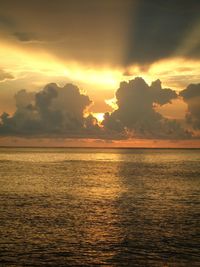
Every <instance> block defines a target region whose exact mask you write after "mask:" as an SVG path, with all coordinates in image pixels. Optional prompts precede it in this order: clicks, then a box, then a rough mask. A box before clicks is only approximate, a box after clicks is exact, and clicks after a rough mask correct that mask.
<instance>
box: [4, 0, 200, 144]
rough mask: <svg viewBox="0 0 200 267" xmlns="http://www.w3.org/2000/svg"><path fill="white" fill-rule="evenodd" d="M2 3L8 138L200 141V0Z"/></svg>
mask: <svg viewBox="0 0 200 267" xmlns="http://www.w3.org/2000/svg"><path fill="white" fill-rule="evenodd" d="M0 6H1V8H0V59H1V60H0V146H4V145H5V146H91V147H93V146H95V147H186V148H188V147H200V71H199V70H200V16H199V10H200V1H199V0H190V1H185V0H173V1H172V0H168V1H163V0H152V1H149V0H84V1H82V0H57V1H54V0H40V1H39V0H29V1H25V0H18V1H13V0H0Z"/></svg>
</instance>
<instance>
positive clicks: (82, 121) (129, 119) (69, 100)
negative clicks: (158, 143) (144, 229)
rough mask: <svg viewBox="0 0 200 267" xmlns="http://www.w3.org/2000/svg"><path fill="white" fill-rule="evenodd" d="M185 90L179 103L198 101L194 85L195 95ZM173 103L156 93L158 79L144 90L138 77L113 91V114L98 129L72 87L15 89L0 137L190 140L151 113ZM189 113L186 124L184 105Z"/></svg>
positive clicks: (85, 100)
mask: <svg viewBox="0 0 200 267" xmlns="http://www.w3.org/2000/svg"><path fill="white" fill-rule="evenodd" d="M192 86H194V85H192ZM188 88H189V89H186V90H185V91H182V92H181V95H182V96H183V97H184V100H185V101H189V100H188V99H190V97H192V99H193V98H194V97H195V99H196V97H199V85H197V89H195V90H194V89H193V87H192V89H191V85H190V86H189V87H188ZM195 88H196V87H195ZM190 91H191V92H190ZM176 98H178V95H177V93H176V92H175V91H174V90H172V89H169V88H162V86H161V82H160V80H156V81H154V82H152V84H151V85H150V86H149V85H148V84H147V83H146V82H145V81H144V80H143V79H142V78H139V77H137V78H135V79H134V80H130V81H129V82H121V84H120V87H119V89H118V90H117V91H116V105H117V109H116V110H114V111H113V112H111V113H109V112H107V113H105V114H104V120H103V121H102V123H101V125H100V123H99V122H98V121H97V119H96V118H95V117H94V116H93V115H92V114H90V113H89V111H88V108H89V106H90V105H91V103H92V101H91V100H90V98H89V97H88V96H87V95H85V94H83V93H81V92H80V90H79V88H78V87H77V86H75V85H73V84H66V85H65V86H63V87H59V86H58V85H57V84H56V83H50V84H47V85H46V86H45V87H44V88H43V89H42V90H40V91H39V92H27V91H26V90H20V91H19V92H18V93H17V94H16V95H15V102H16V111H15V113H14V114H13V115H12V116H10V115H9V114H7V113H5V112H4V113H3V114H2V115H1V122H0V135H1V136H21V137H49V138H92V139H93V138H96V139H102V140H122V139H129V138H147V139H148V138H150V139H186V138H191V137H192V134H191V133H190V132H189V131H187V130H184V129H183V127H182V126H181V124H180V123H179V122H178V121H176V120H172V119H167V118H165V117H164V116H162V115H161V114H160V113H159V112H158V111H157V110H158V108H159V107H160V106H164V105H165V104H170V103H171V101H172V100H174V99H176ZM198 99H199V98H198ZM189 103H190V102H189ZM192 103H193V102H192ZM195 103H197V101H196V102H195ZM196 105H197V104H196ZM192 107H193V106H192ZM198 108H199V105H198ZM189 111H190V113H188V114H189V115H187V119H188V120H189V119H190V120H191V116H193V117H192V121H194V114H195V116H196V117H195V118H196V121H197V119H198V118H199V113H194V112H195V111H196V109H191V108H190V106H189ZM198 112H199V109H198ZM191 114H192V115H191ZM196 127H197V126H196Z"/></svg>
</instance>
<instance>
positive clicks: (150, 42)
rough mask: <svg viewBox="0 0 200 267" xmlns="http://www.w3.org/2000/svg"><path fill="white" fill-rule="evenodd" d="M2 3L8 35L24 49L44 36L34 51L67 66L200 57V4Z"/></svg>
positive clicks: (1, 19) (129, 0)
mask: <svg viewBox="0 0 200 267" xmlns="http://www.w3.org/2000/svg"><path fill="white" fill-rule="evenodd" d="M1 2H2V3H1V12H0V13H1V14H0V23H1V25H2V27H4V28H5V30H6V31H7V33H8V35H12V37H13V33H14V35H15V37H16V38H17V39H18V40H20V41H21V45H22V46H23V43H24V42H30V41H32V40H35V36H39V37H40V38H39V40H40V41H41V43H39V44H38V43H36V44H35V43H34V42H33V43H32V42H31V44H29V46H30V47H32V48H38V47H40V48H42V50H43V51H44V50H45V51H46V52H47V53H50V54H53V55H55V56H57V57H59V58H60V60H62V61H68V60H69V59H70V60H71V59H72V60H76V61H78V62H81V63H85V64H86V63H88V64H96V65H98V66H99V65H100V64H103V66H104V65H105V64H106V63H108V64H109V65H110V64H112V65H120V66H129V65H132V64H140V65H145V64H147V65H148V64H151V63H153V62H155V61H157V60H160V59H163V58H167V57H170V56H173V55H175V56H177V55H178V56H180V57H182V56H183V57H188V58H194V59H197V58H200V39H199V34H198V33H199V25H200V24H199V9H200V2H199V0H190V1H180V0H173V1H172V0H168V1H165V2H163V0H154V1H149V0H140V1H133V0H126V1H124V0H117V1H116V0H109V1H91V0H84V1H83V0H75V1H74V0H73V1H72V0H71V1H70V0H68V1H63V0H57V1H51V3H49V1H47V0H43V1H39V0H29V1H26V0H20V1H15V2H13V0H6V1H1ZM63 25H65V27H63ZM30 33H32V34H30ZM33 33H34V36H33ZM7 38H8V39H9V36H7ZM12 41H13V39H12ZM36 41H37V38H36ZM80 44H81V45H80ZM18 45H19V44H18Z"/></svg>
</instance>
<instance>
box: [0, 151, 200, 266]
mask: <svg viewBox="0 0 200 267" xmlns="http://www.w3.org/2000/svg"><path fill="white" fill-rule="evenodd" d="M199 204H200V150H199V149H102V148H98V149H95V148H0V266H3V267H4V266H12V267H14V266H33V267H34V266H41V267H42V266H119V267H120V266H152V267H153V266H165V267H166V266H174V267H175V266H176V267H177V266H187V267H195V266H200V227H199V226H200V225H199V222H200V206H199Z"/></svg>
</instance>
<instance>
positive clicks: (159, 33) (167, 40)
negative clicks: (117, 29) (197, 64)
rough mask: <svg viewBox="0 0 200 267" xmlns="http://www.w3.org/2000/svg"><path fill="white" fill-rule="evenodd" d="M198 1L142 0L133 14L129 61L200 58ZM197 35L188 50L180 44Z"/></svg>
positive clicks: (150, 61) (128, 53)
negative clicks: (171, 57)
mask: <svg viewBox="0 0 200 267" xmlns="http://www.w3.org/2000/svg"><path fill="white" fill-rule="evenodd" d="M199 10H200V1H199V0H191V1H184V0H168V1H163V0H154V1H148V0H141V1H138V7H137V12H136V13H135V16H133V17H132V29H131V30H130V32H129V42H128V44H129V46H128V49H127V54H126V58H125V63H126V64H131V63H133V62H138V63H141V64H144V63H145V64H148V63H152V62H154V61H157V60H159V59H163V58H167V57H169V56H172V55H175V56H184V57H193V58H194V59H196V58H200V34H196V35H195V37H194V36H191V35H190V34H191V32H194V31H195V30H196V31H197V30H198V28H197V27H199V21H200V19H199ZM199 30H200V29H199ZM189 38H195V39H196V40H195V42H194V40H192V41H193V43H194V44H193V45H191V46H190V47H189V48H188V49H186V48H185V49H181V46H182V45H183V44H184V43H186V42H187V41H190V40H189Z"/></svg>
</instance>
